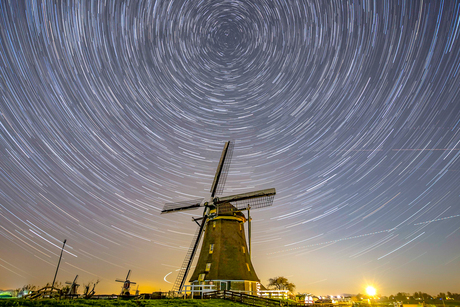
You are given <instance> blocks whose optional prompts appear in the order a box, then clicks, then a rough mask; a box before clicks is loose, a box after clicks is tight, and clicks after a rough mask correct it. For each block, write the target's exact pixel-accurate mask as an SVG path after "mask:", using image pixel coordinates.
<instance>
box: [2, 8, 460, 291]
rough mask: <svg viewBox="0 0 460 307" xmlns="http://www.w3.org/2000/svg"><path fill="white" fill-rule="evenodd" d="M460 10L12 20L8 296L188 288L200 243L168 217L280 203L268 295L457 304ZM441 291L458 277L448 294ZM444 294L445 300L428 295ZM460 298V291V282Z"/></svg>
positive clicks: (46, 12)
mask: <svg viewBox="0 0 460 307" xmlns="http://www.w3.org/2000/svg"><path fill="white" fill-rule="evenodd" d="M459 15H460V4H459V3H458V2H456V1H423V2H422V1H327V2H324V3H323V2H321V1H296V0H290V1H281V0H259V1H236V0H223V1H185V0H183V1H175V0H174V1H128V0H127V1H57V2H56V1H10V2H7V1H2V2H0V76H1V78H0V91H1V95H0V246H1V254H0V275H1V276H2V280H1V282H0V288H19V287H21V286H22V285H25V284H28V283H32V284H36V285H44V284H45V283H46V282H50V280H51V278H52V277H53V276H52V275H53V273H54V269H55V266H56V263H57V259H58V256H59V252H60V251H59V249H60V247H61V246H62V241H63V240H64V239H67V246H66V252H65V253H64V258H63V262H62V265H61V271H60V272H59V275H58V280H60V281H61V282H64V281H66V280H72V278H74V276H75V275H77V274H79V276H80V282H85V283H86V282H89V281H95V280H97V279H100V280H101V283H100V284H99V285H98V287H99V289H100V290H99V291H98V292H101V293H102V292H107V293H113V292H114V291H118V290H116V289H117V287H118V286H119V285H118V284H117V283H115V282H114V280H115V278H121V277H122V276H125V275H124V274H126V272H127V270H128V269H131V270H132V275H131V278H132V280H133V281H136V282H137V283H138V284H139V285H140V291H141V292H149V291H153V290H157V291H158V289H162V290H167V289H169V287H170V285H169V284H168V283H167V281H166V279H163V278H164V277H165V275H168V274H169V273H170V272H173V273H172V274H170V275H168V280H173V279H174V278H175V274H176V273H175V272H176V270H177V269H178V268H179V267H180V265H181V263H182V258H183V257H184V256H185V253H186V251H187V248H188V245H189V243H190V241H191V239H192V235H193V234H194V232H195V226H194V225H195V224H194V223H193V222H192V221H191V217H192V216H197V215H200V214H201V213H200V212H198V213H197V212H186V213H177V214H169V215H160V214H159V213H160V210H161V208H162V207H163V205H164V203H166V202H175V201H184V200H187V199H195V198H200V197H201V198H202V197H207V195H208V191H209V188H210V187H211V184H212V180H213V176H214V172H215V168H216V166H217V163H218V161H219V158H220V152H221V150H222V147H223V144H224V143H225V141H227V140H234V141H235V151H234V154H233V160H232V164H231V167H230V172H229V175H228V180H227V183H226V187H225V190H224V194H232V193H240V192H245V191H252V190H257V189H264V188H271V187H275V188H276V189H277V196H276V198H275V202H274V205H273V206H272V207H269V208H264V209H259V210H257V211H256V210H254V213H253V221H254V223H253V235H252V237H253V264H254V267H255V270H256V272H257V274H258V276H259V278H260V279H261V282H262V283H263V284H264V283H266V282H267V279H268V278H270V277H274V276H279V275H283V276H288V277H289V280H290V281H292V282H294V283H295V284H296V285H297V289H298V290H299V291H301V292H302V291H306V292H312V293H316V294H318V295H321V294H331V293H330V292H333V291H339V292H340V293H344V292H345V293H357V292H362V291H363V289H362V287H363V285H364V284H365V283H367V282H369V281H371V282H373V283H375V284H376V285H377V286H378V287H379V289H380V290H379V291H381V292H382V293H386V294H390V293H396V292H399V291H406V292H413V291H424V292H429V293H431V294H436V293H438V292H441V291H444V292H445V291H453V290H452V288H449V287H453V286H455V280H456V278H457V276H458V275H459V274H460V271H459V268H460V266H459V261H460V257H459V256H458V255H459V254H460V249H459V246H460V245H459V244H458V243H459V242H460V207H459V205H458V204H459V200H460V199H459V198H460V188H459V183H460V180H459V178H460V176H459V172H460V162H459V156H460V103H459V101H460V86H459V85H460V76H459V73H460V72H459V70H460V42H459V35H460V16H459ZM439 272H444V273H443V274H439ZM426 279H429V280H430V281H431V282H429V283H427V282H423V280H426ZM457 285H458V281H457Z"/></svg>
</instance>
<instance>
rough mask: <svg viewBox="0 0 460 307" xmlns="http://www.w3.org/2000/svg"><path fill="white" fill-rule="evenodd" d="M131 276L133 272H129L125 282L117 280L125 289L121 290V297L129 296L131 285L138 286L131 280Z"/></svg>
mask: <svg viewBox="0 0 460 307" xmlns="http://www.w3.org/2000/svg"><path fill="white" fill-rule="evenodd" d="M129 274H131V270H129V271H128V275H126V278H125V280H121V279H115V281H117V282H122V283H123V287H122V288H121V293H120V295H121V296H129V295H130V293H129V288H130V287H131V285H135V284H136V283H135V282H133V281H130V280H129Z"/></svg>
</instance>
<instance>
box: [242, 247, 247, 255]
mask: <svg viewBox="0 0 460 307" xmlns="http://www.w3.org/2000/svg"><path fill="white" fill-rule="evenodd" d="M241 250H242V251H243V254H246V248H245V247H244V246H241Z"/></svg>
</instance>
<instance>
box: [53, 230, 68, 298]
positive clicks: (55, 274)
mask: <svg viewBox="0 0 460 307" xmlns="http://www.w3.org/2000/svg"><path fill="white" fill-rule="evenodd" d="M65 242H67V240H65V239H64V244H63V245H62V249H61V256H60V257H59V262H58V265H57V268H56V273H54V279H53V284H52V285H51V289H54V282H55V281H56V276H57V272H58V270H59V265H60V264H61V258H62V252H63V251H64V246H65Z"/></svg>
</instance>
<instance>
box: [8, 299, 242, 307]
mask: <svg viewBox="0 0 460 307" xmlns="http://www.w3.org/2000/svg"><path fill="white" fill-rule="evenodd" d="M10 306H31V307H44V306H56V307H59V306H95V307H98V306H100V307H111V306H114V307H131V306H132V307H136V306H145V307H149V306H152V307H155V306H170V307H173V306H190V307H192V306H197V307H201V306H203V307H208V306H209V307H211V306H217V307H219V306H222V307H232V306H239V307H241V306H242V305H241V304H238V303H234V302H231V301H227V300H219V299H212V300H182V299H162V300H139V301H134V300H130V301H127V300H126V301H125V300H85V299H74V300H54V299H42V300H28V299H14V298H12V299H0V307H10Z"/></svg>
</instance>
